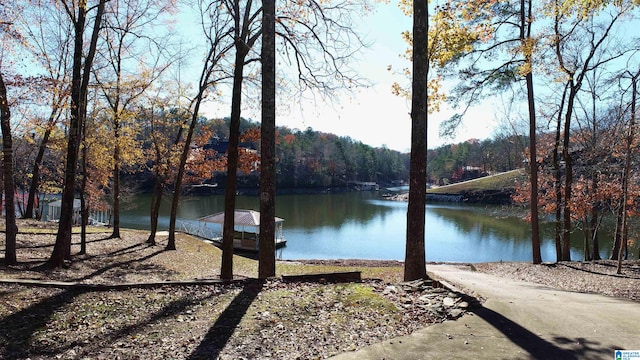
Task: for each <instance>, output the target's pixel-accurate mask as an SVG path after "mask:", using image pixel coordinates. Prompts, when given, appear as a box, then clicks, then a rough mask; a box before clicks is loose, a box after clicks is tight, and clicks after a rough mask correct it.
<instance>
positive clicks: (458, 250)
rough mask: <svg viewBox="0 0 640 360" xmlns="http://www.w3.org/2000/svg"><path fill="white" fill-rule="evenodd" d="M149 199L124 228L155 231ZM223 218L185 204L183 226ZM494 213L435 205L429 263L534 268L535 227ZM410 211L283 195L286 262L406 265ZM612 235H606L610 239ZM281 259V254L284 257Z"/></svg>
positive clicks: (200, 203)
mask: <svg viewBox="0 0 640 360" xmlns="http://www.w3.org/2000/svg"><path fill="white" fill-rule="evenodd" d="M149 201H150V197H149V196H148V195H140V196H137V197H135V199H134V201H133V202H132V204H131V205H132V206H130V208H128V209H127V210H124V211H123V214H122V218H121V225H122V226H123V227H131V228H138V229H148V228H149V216H148V213H149V206H150V204H149ZM236 204H237V205H236V206H237V208H243V209H254V210H258V209H259V204H258V198H257V197H249V196H238V197H237V200H236ZM223 210H224V197H223V196H220V195H212V196H201V197H185V198H184V199H183V201H182V202H181V204H180V207H179V211H178V218H179V219H182V220H192V219H197V218H199V217H201V216H204V215H208V214H212V213H216V212H219V211H223ZM497 210H498V208H496V207H491V206H469V205H451V204H429V205H427V212H426V239H425V241H426V255H427V260H428V261H460V262H483V261H499V260H504V261H530V260H531V239H530V237H531V235H530V234H531V233H530V228H529V224H528V223H526V222H525V221H523V220H521V219H520V218H518V217H516V216H505V215H504V212H503V211H502V212H500V211H497ZM168 214H169V203H168V200H165V201H164V203H163V206H162V208H161V218H160V221H159V223H160V228H161V229H166V228H167V227H168V225H169V220H168ZM406 214H407V204H406V203H401V202H392V201H386V200H383V199H381V198H380V197H379V196H378V194H377V193H375V192H355V193H340V194H316V195H283V196H278V197H277V199H276V215H277V216H278V217H282V218H284V219H285V223H284V233H285V237H286V239H287V246H286V247H285V248H283V249H282V253H281V257H282V258H283V259H341V258H359V259H395V260H402V259H404V249H405V233H406ZM605 231H606V229H605V230H604V231H603V233H604V232H605ZM541 233H542V237H543V238H542V249H541V250H542V256H543V260H544V261H554V260H555V246H554V243H553V225H552V224H544V225H543V226H542V228H541ZM581 236H582V234H581V232H576V233H575V234H574V238H572V257H573V258H574V259H581V258H582V238H581ZM600 244H601V249H602V252H601V254H602V256H603V257H607V256H609V252H610V247H611V244H610V236H601V237H600ZM279 255H280V254H279Z"/></svg>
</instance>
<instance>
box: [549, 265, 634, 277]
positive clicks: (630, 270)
mask: <svg viewBox="0 0 640 360" xmlns="http://www.w3.org/2000/svg"><path fill="white" fill-rule="evenodd" d="M599 265H602V266H606V267H611V268H612V269H613V271H615V270H616V269H617V267H618V265H617V264H616V265H612V264H606V263H599ZM558 266H565V267H568V268H570V269H573V270H578V271H582V272H586V273H589V274H594V275H602V276H610V277H617V278H624V279H639V278H640V269H638V268H633V267H630V266H628V265H627V266H625V265H624V264H623V267H622V269H623V271H625V272H627V274H617V273H615V272H612V273H606V272H601V271H594V270H589V269H584V268H582V267H579V266H576V265H574V264H571V263H564V262H563V263H560V264H558Z"/></svg>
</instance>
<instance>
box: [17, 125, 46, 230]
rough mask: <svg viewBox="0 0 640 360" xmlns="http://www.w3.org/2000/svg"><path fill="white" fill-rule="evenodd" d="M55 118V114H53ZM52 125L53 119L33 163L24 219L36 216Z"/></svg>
mask: <svg viewBox="0 0 640 360" xmlns="http://www.w3.org/2000/svg"><path fill="white" fill-rule="evenodd" d="M52 116H53V114H52ZM51 123H52V119H51V118H49V124H50V125H49V126H48V127H47V130H45V132H44V135H43V137H42V141H41V142H40V146H39V147H38V154H36V158H35V161H34V163H33V169H32V171H31V173H32V177H31V184H30V185H29V195H28V198H27V208H26V209H25V212H24V215H25V216H24V217H25V218H27V219H32V218H33V214H34V208H35V203H36V194H37V193H38V187H39V186H40V166H41V165H42V160H43V159H44V153H45V151H46V149H47V144H48V143H49V137H50V136H51Z"/></svg>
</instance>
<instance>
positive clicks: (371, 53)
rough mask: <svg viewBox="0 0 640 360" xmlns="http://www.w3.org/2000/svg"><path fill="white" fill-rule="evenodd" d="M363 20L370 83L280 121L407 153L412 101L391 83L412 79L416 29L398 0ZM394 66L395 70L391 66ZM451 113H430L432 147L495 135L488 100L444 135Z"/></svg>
mask: <svg viewBox="0 0 640 360" xmlns="http://www.w3.org/2000/svg"><path fill="white" fill-rule="evenodd" d="M362 20H363V22H362V23H361V24H359V25H358V27H359V29H360V32H361V33H362V34H363V35H364V37H365V39H366V40H367V42H368V43H369V44H371V47H369V48H368V49H365V50H364V52H363V53H362V54H361V55H360V56H359V57H358V59H354V62H353V63H352V66H354V67H355V68H356V69H357V70H358V71H359V73H360V74H361V75H362V76H363V77H365V78H367V79H368V80H369V81H370V82H371V86H370V87H368V88H361V89H358V90H356V91H355V92H353V93H348V92H346V91H345V92H344V93H343V94H340V95H339V96H338V98H339V100H338V101H337V102H333V103H323V102H322V101H321V100H320V99H319V98H318V99H316V101H315V102H313V101H308V102H306V103H302V104H300V106H290V108H289V109H282V108H280V109H278V113H277V118H276V123H277V125H278V126H287V127H289V128H292V129H294V128H297V129H301V130H304V129H306V128H308V127H311V128H313V129H314V130H317V131H323V132H329V133H334V134H337V135H340V136H349V137H351V138H353V139H354V140H357V141H361V142H363V143H365V144H368V145H371V146H383V145H385V146H387V147H389V148H390V149H394V150H398V151H405V152H408V151H409V149H410V145H411V119H410V117H409V112H410V110H411V109H410V102H409V101H408V100H407V99H404V98H400V97H397V96H394V95H393V94H392V93H391V86H392V84H393V83H394V82H398V83H400V84H408V82H409V79H407V78H406V77H405V76H404V75H402V74H401V71H402V69H403V68H406V67H410V66H411V63H410V62H408V61H407V60H405V59H403V58H402V57H401V54H402V53H403V52H404V51H405V49H406V44H405V43H404V41H403V40H402V37H401V34H402V32H403V31H405V30H410V29H411V26H412V22H411V18H410V17H407V16H405V15H404V14H403V13H402V12H401V11H400V9H399V8H398V6H397V1H391V2H390V3H389V4H384V3H377V4H376V10H375V11H374V13H373V14H371V15H369V16H367V17H365V18H363V19H362ZM389 66H391V69H392V71H389V70H388V67H389ZM205 109H208V110H206V115H207V116H227V115H226V114H228V112H229V106H225V105H224V104H218V105H217V106H216V107H211V106H209V107H206V108H205ZM301 109H304V110H301ZM452 114H453V111H452V110H451V109H449V108H448V107H447V106H443V107H442V109H441V112H440V113H436V114H431V115H430V116H429V131H428V140H427V141H428V146H429V148H434V147H437V146H440V145H443V144H445V143H450V142H461V141H465V140H467V139H470V138H480V139H483V138H487V137H490V136H491V135H492V131H493V128H494V127H495V119H494V115H493V112H492V109H491V106H489V105H485V106H484V107H479V108H476V109H474V110H473V111H472V112H471V113H470V114H469V116H467V119H466V120H465V123H464V124H463V126H462V128H461V129H460V131H459V134H458V136H457V137H456V138H455V139H453V140H451V139H440V138H439V137H438V126H439V123H440V121H441V120H442V119H446V118H448V117H450V116H451V115H452ZM242 116H244V117H246V118H252V119H254V120H259V119H260V113H259V109H252V108H250V107H248V106H246V107H243V113H242Z"/></svg>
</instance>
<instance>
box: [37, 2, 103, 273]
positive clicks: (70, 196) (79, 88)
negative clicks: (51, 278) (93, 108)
mask: <svg viewBox="0 0 640 360" xmlns="http://www.w3.org/2000/svg"><path fill="white" fill-rule="evenodd" d="M106 1H107V0H99V2H98V6H97V12H96V16H95V23H94V27H93V33H92V35H91V43H90V45H89V51H88V53H87V55H86V56H84V57H83V48H84V29H85V22H86V17H87V13H86V12H87V5H86V3H85V4H83V5H80V6H77V8H78V13H77V14H75V15H74V16H73V19H72V20H73V26H74V31H75V39H74V51H73V74H72V80H71V119H70V122H69V138H68V142H67V161H66V165H65V177H64V185H63V190H62V204H61V206H60V222H59V225H58V235H57V236H56V243H55V245H54V247H53V252H52V254H51V257H50V258H49V260H48V261H47V263H46V265H47V266H49V267H61V266H63V265H64V261H65V259H69V258H70V257H71V228H72V226H73V202H74V193H75V178H76V166H77V162H78V150H79V146H80V135H81V126H82V124H83V123H84V118H85V116H86V110H87V106H86V102H87V88H88V86H89V77H90V72H91V66H92V63H93V58H94V56H95V52H96V44H97V41H98V33H99V31H100V23H101V21H102V15H103V14H104V8H105V3H106ZM71 14H72V13H71ZM83 59H84V64H83V62H82V60H83Z"/></svg>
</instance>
